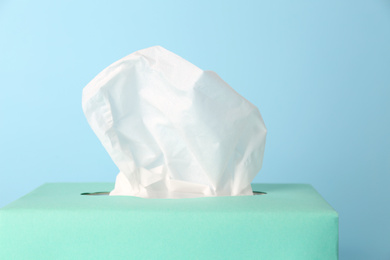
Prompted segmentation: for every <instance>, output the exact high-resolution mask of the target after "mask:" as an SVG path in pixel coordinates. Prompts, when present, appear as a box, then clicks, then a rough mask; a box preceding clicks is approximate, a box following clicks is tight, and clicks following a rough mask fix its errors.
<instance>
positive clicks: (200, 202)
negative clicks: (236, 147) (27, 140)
mask: <svg viewBox="0 0 390 260" xmlns="http://www.w3.org/2000/svg"><path fill="white" fill-rule="evenodd" d="M113 186H114V184H112V183H49V184H44V185H42V186H41V187H39V188H38V189H36V190H34V191H33V192H31V193H29V194H27V195H26V196H24V197H22V198H21V199H19V200H17V201H15V202H13V203H11V204H9V205H8V206H5V207H4V208H2V209H0V259H283V260H285V259H299V260H303V259H310V260H313V259H316V260H318V259H327V260H329V259H337V258H338V215H337V213H336V212H335V211H334V210H333V209H332V207H331V206H329V204H328V203H326V202H325V200H324V199H323V198H322V197H321V196H320V195H319V194H318V193H317V192H316V191H315V190H314V189H313V188H312V187H311V186H310V185H306V184H253V185H252V187H253V190H254V191H261V192H266V193H267V194H265V195H255V196H238V197H209V198H192V199H142V198H137V197H126V196H87V195H80V194H81V193H85V192H99V191H110V190H112V188H113Z"/></svg>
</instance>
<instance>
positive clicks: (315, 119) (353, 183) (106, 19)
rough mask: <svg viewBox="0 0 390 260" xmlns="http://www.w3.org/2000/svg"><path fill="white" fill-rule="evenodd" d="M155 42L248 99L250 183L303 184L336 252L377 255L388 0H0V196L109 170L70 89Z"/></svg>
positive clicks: (385, 189)
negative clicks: (254, 171)
mask: <svg viewBox="0 0 390 260" xmlns="http://www.w3.org/2000/svg"><path fill="white" fill-rule="evenodd" d="M154 45H161V46H163V47H165V48H167V49H169V50H171V51H173V52H175V53H177V54H178V55H180V56H182V57H183V58H185V59H187V60H189V61H191V62H192V63H194V64H195V65H197V66H199V67H200V68H202V69H206V70H214V71H216V72H217V73H218V74H219V75H220V76H221V77H222V78H223V79H225V81H227V82H228V83H229V84H230V85H231V86H232V87H234V88H235V89H236V90H237V91H238V92H239V93H241V94H242V95H243V96H244V97H246V98H247V99H248V100H250V101H251V102H252V103H254V104H255V105H257V106H258V107H259V109H260V111H261V113H262V115H263V118H264V120H265V123H266V126H267V128H268V136H267V146H266V153H265V158H264V165H263V169H262V170H261V172H260V173H259V175H258V176H257V177H256V179H255V182H272V183H290V182H291V183H310V184H312V185H313V186H314V187H315V188H316V189H317V190H318V191H319V192H320V193H321V194H322V195H323V197H324V198H325V199H326V200H327V201H328V202H329V203H330V204H331V205H332V206H333V207H334V208H335V209H336V210H337V211H338V212H339V214H340V258H341V259H390V221H389V220H390V195H389V194H390V193H389V185H390V148H389V147H390V138H389V134H390V105H389V103H390V102H389V101H390V2H389V1H338V0H334V1H287V0H285V1H274V0H273V1H244V0H242V1H107V2H106V3H100V2H97V1H90V2H86V1H83V2H82V3H81V1H66V2H65V1H64V2H62V3H59V2H56V1H46V2H45V1H2V2H0V88H1V89H0V90H1V91H0V119H1V120H0V122H1V123H0V126H1V127H0V140H1V141H0V147H1V150H0V207H1V206H4V205H5V204H7V203H9V202H11V201H13V200H15V199H16V198H18V197H20V196H22V195H24V194H26V193H27V192H29V191H31V190H32V189H34V188H35V187H37V186H39V185H40V184H42V183H44V182H92V181H112V182H113V181H114V180H115V176H116V174H117V168H116V166H115V165H114V164H113V162H112V161H111V159H110V158H109V156H108V155H107V153H106V152H105V150H104V148H103V147H102V146H101V144H100V143H99V141H98V139H97V137H96V136H95V135H94V133H93V132H92V130H91V129H90V128H89V125H88V124H87V121H86V119H85V117H84V115H83V112H82V109H81V91H82V88H83V87H84V86H85V85H86V84H87V83H88V82H89V81H90V80H91V79H92V78H93V77H94V76H96V75H97V74H98V73H99V72H100V71H101V70H102V69H104V68H105V67H107V66H108V65H110V64H111V63H112V62H114V61H116V60H118V59H120V58H122V57H124V56H126V55H128V54H130V53H132V52H134V51H136V50H139V49H143V48H146V47H150V46H154Z"/></svg>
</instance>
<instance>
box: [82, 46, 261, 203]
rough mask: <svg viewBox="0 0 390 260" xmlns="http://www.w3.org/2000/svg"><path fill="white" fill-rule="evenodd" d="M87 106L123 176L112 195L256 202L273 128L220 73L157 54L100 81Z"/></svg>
mask: <svg viewBox="0 0 390 260" xmlns="http://www.w3.org/2000/svg"><path fill="white" fill-rule="evenodd" d="M82 105H83V110H84V113H85V115H86V118H87V120H88V122H89V124H90V126H91V128H92V129H93V131H94V132H95V134H96V135H97V136H98V138H99V139H100V141H101V142H102V144H103V146H104V147H105V149H106V150H107V152H108V153H109V155H110V156H111V158H112V160H113V161H114V162H115V164H116V165H117V166H118V168H119V170H120V172H119V174H118V176H117V178H116V184H115V189H114V190H113V191H112V192H111V193H110V195H131V196H138V197H144V198H189V197H204V196H237V195H252V189H251V185H250V183H251V181H252V180H253V178H254V177H255V176H256V174H257V173H258V171H259V170H260V168H261V165H262V161H263V154H264V147H265V136H266V128H265V125H264V122H263V119H262V117H261V115H260V112H259V110H258V109H257V108H256V107H255V106H254V105H253V104H251V103H250V102H249V101H247V100H246V99H245V98H243V97H242V96H240V95H239V94H238V93H237V92H236V91H235V90H234V89H233V88H231V87H230V86H229V85H228V84H227V83H226V82H224V81H223V80H222V79H221V78H220V77H219V76H218V75H217V74H216V73H214V72H212V71H203V70H201V69H199V68H198V67H196V66H195V65H193V64H191V63H190V62H188V61H186V60H184V59H183V58H181V57H179V56H177V55H176V54H174V53H172V52H170V51H168V50H166V49H164V48H162V47H160V46H156V47H151V48H147V49H144V50H140V51H137V52H135V53H132V54H130V55H129V56H127V57H124V58H122V59H120V60H119V61H117V62H115V63H113V64H112V65H110V66H109V67H107V68H106V69H104V70H103V71H102V72H101V73H99V74H98V75H97V76H96V77H95V78H94V79H93V80H92V81H91V82H90V83H89V84H88V85H87V86H86V87H85V88H84V90H83V100H82Z"/></svg>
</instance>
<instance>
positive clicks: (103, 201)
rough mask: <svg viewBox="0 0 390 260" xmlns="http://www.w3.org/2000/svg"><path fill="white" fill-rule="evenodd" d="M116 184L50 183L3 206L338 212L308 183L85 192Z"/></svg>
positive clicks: (82, 208) (102, 189) (109, 187)
mask: <svg viewBox="0 0 390 260" xmlns="http://www.w3.org/2000/svg"><path fill="white" fill-rule="evenodd" d="M113 186H114V184H113V183H47V184H43V185H42V186H40V187H38V188H37V189H35V190H34V191H32V192H30V193H29V194H27V195H25V196H24V197H22V198H20V199H18V200H16V201H14V202H12V203H11V204H9V205H7V206H5V207H3V208H2V209H1V210H2V211H4V210H5V211H8V210H23V209H25V210H32V209H33V210H58V211H61V210H67V211H69V210H75V211H83V210H88V211H94V210H97V211H102V210H109V211H116V210H117V211H135V210H136V211H139V210H142V211H143V212H145V211H160V212H161V211H172V212H180V211H186V212H199V211H202V212H208V213H210V212H235V213H239V212H243V213H248V212H251V213H259V214H261V213H264V212H275V213H277V212H283V211H288V212H289V213H293V212H295V213H297V214H299V213H302V214H307V213H309V212H311V213H320V214H324V213H325V214H327V213H328V214H335V215H337V213H336V212H335V211H334V210H333V208H332V207H331V206H330V205H329V204H328V203H327V202H326V201H325V200H324V199H323V198H322V197H321V195H319V194H318V193H317V192H316V190H315V189H314V188H313V187H312V186H311V185H308V184H252V188H253V190H254V191H261V192H266V193H267V194H265V195H254V196H236V197H204V198H190V199H144V198H138V197H131V196H88V195H81V193H85V192H103V191H110V190H112V189H113Z"/></svg>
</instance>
